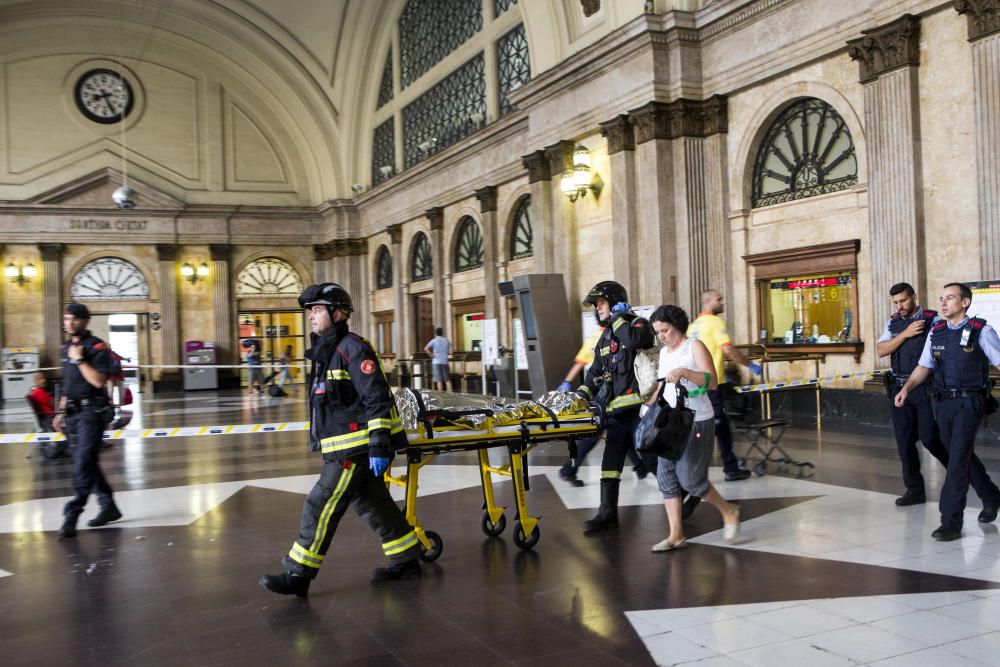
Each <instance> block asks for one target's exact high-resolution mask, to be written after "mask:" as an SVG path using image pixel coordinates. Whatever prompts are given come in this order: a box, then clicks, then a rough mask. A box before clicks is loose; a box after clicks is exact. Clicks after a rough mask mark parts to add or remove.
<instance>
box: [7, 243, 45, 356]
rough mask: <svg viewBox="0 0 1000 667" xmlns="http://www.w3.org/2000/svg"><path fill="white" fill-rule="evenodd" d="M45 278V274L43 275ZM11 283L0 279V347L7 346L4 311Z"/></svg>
mask: <svg viewBox="0 0 1000 667" xmlns="http://www.w3.org/2000/svg"><path fill="white" fill-rule="evenodd" d="M0 257H3V244H2V243H0ZM6 265H7V263H6V262H2V261H0V267H4V266H6ZM43 278H44V276H43ZM9 284H10V283H9V282H8V281H7V280H3V281H0V347H7V344H6V341H5V340H4V337H3V311H4V301H5V300H6V298H7V289H8V288H7V285H9Z"/></svg>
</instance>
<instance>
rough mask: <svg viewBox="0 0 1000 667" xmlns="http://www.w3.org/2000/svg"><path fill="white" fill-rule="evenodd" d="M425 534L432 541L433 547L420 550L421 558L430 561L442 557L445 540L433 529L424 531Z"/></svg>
mask: <svg viewBox="0 0 1000 667" xmlns="http://www.w3.org/2000/svg"><path fill="white" fill-rule="evenodd" d="M424 535H426V536H427V539H428V540H430V541H431V548H430V549H427V548H425V549H423V550H422V551H421V552H420V560H422V561H425V562H427V563H430V562H432V561H435V560H437V559H438V558H440V556H441V552H442V551H444V540H442V539H441V536H440V535H438V534H437V533H435V532H434V531H433V530H428V531H426V532H424Z"/></svg>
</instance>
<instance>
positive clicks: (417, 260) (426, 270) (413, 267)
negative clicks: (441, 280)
mask: <svg viewBox="0 0 1000 667" xmlns="http://www.w3.org/2000/svg"><path fill="white" fill-rule="evenodd" d="M432 275H434V262H433V259H432V258H431V242H430V241H429V240H428V239H427V234H424V233H423V232H420V233H419V234H417V236H416V238H414V239H413V250H411V251H410V280H411V281H412V282H418V281H420V280H427V279H428V278H430V277H431V276H432Z"/></svg>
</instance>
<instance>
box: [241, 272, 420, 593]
mask: <svg viewBox="0 0 1000 667" xmlns="http://www.w3.org/2000/svg"><path fill="white" fill-rule="evenodd" d="M299 305H300V306H302V307H303V308H305V309H306V310H308V312H309V323H310V326H311V327H312V348H311V349H310V350H308V351H306V358H307V359H309V360H310V361H311V363H312V366H311V370H310V374H309V387H310V394H309V411H310V425H309V442H310V445H311V447H312V449H313V451H322V453H323V472H322V473H320V476H319V479H318V480H317V482H316V485H315V486H314V487H313V489H312V491H310V493H309V495H308V497H307V498H306V502H305V505H304V506H303V508H302V522H301V525H300V528H299V537H298V539H296V540H295V542H294V543H293V544H292V548H291V550H290V551H289V552H288V555H287V556H285V558H284V560H283V561H282V563H283V564H284V565H285V567H286V568H287V572H285V573H283V574H269V575H265V576H264V577H263V578H262V579H261V580H260V584H261V585H262V586H264V587H265V588H267V589H268V590H269V591H273V592H275V593H280V594H282V595H292V594H294V595H298V596H299V597H305V596H306V595H307V594H308V592H309V584H310V583H311V582H312V580H313V579H314V578H315V577H316V575H317V574H318V573H319V568H320V566H321V565H322V564H323V560H324V558H325V556H326V552H327V550H328V549H329V548H330V542H331V540H332V539H333V534H334V532H336V530H337V525H338V524H339V523H340V519H341V517H343V516H344V513H345V512H346V511H347V507H348V506H349V505H351V504H352V503H353V505H354V509H355V511H356V512H357V513H358V515H359V516H361V517H363V518H365V519H366V520H367V521H368V525H369V526H370V527H371V529H372V530H373V531H375V532H376V533H377V534H378V535H379V537H380V538H381V540H382V551H383V552H384V553H385V556H386V558H387V560H388V565H387V566H386V567H380V568H376V569H375V571H374V573H373V575H372V579H373V580H374V581H388V580H392V579H400V578H403V577H414V576H419V575H420V563H419V561H418V560H417V558H418V556H419V554H420V548H421V547H420V542H419V540H418V539H417V536H416V533H414V531H413V529H412V528H411V527H410V526H409V524H407V523H406V519H405V518H404V517H403V514H402V512H400V510H399V507H397V506H396V503H395V502H393V500H392V497H391V496H390V495H389V491H388V489H387V488H386V485H385V482H384V481H383V474H384V473H385V471H386V470H387V469H388V468H389V463H390V461H391V460H392V457H393V455H394V453H395V452H396V451H398V450H400V449H402V448H404V447H406V433H405V432H404V431H403V424H402V422H401V421H400V418H399V412H398V411H397V409H396V404H395V401H394V400H393V398H392V393H391V392H390V390H389V383H388V382H387V381H386V378H385V374H384V373H383V371H382V365H381V363H380V362H379V359H378V357H377V356H376V354H375V351H374V350H373V349H372V346H371V344H370V343H369V342H368V341H366V340H365V339H363V338H361V337H360V336H358V335H357V334H354V333H352V332H350V331H348V325H347V320H348V318H349V317H350V316H351V313H352V312H353V311H354V306H353V303H352V301H351V297H350V295H349V294H348V293H347V291H346V290H345V289H344V288H343V287H341V286H340V285H337V284H336V283H321V284H319V285H310V286H309V287H308V288H306V290H305V291H304V292H303V293H302V294H301V296H299Z"/></svg>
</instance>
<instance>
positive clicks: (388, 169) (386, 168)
mask: <svg viewBox="0 0 1000 667" xmlns="http://www.w3.org/2000/svg"><path fill="white" fill-rule="evenodd" d="M378 173H380V174H382V175H383V176H392V165H391V164H384V165H382V166H381V167H379V168H378Z"/></svg>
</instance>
